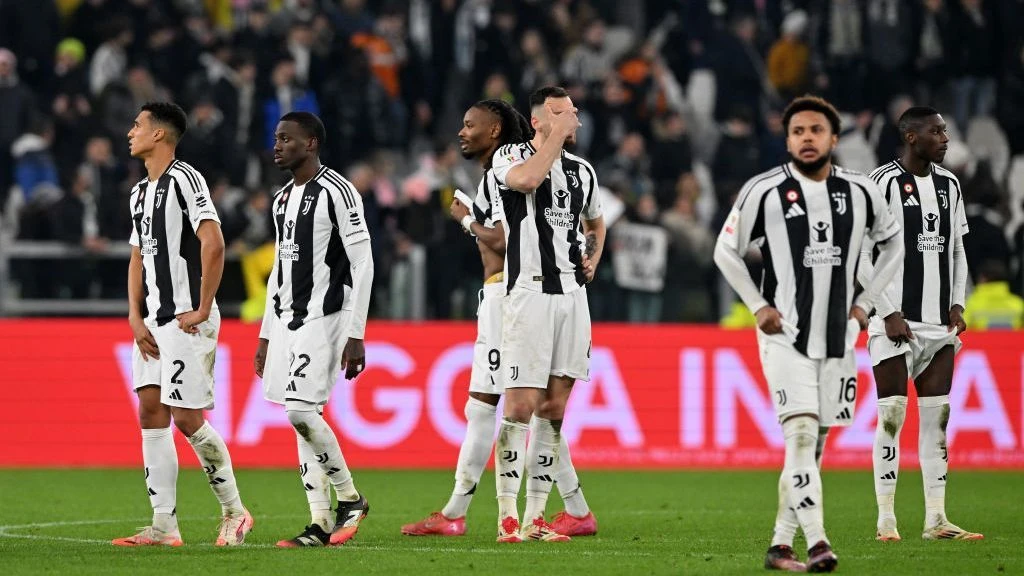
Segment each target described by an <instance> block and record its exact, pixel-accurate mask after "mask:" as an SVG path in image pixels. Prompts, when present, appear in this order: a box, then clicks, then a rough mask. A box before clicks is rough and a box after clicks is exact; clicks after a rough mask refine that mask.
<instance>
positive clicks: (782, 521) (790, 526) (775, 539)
mask: <svg viewBox="0 0 1024 576" xmlns="http://www.w3.org/2000/svg"><path fill="white" fill-rule="evenodd" d="M791 482H792V479H791V478H790V477H789V476H788V475H787V474H786V472H785V471H783V473H782V474H781V475H780V476H779V508H778V511H777V512H776V513H775V529H774V531H773V532H772V546H779V545H782V546H789V547H790V548H792V547H793V538H794V537H795V536H796V531H797V528H799V527H800V523H799V521H797V518H796V512H795V511H794V510H793V506H792V505H791V504H790V503H789V486H790V484H791Z"/></svg>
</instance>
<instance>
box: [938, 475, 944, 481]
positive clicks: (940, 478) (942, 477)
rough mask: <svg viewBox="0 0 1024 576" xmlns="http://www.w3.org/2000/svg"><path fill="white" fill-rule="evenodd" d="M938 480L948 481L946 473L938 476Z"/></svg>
mask: <svg viewBox="0 0 1024 576" xmlns="http://www.w3.org/2000/svg"><path fill="white" fill-rule="evenodd" d="M937 480H938V481H939V482H945V481H946V475H945V474H943V475H942V476H939V477H938V478H937Z"/></svg>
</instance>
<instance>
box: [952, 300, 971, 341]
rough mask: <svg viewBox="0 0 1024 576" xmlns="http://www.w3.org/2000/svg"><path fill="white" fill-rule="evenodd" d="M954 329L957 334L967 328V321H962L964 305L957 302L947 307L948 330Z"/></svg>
mask: <svg viewBox="0 0 1024 576" xmlns="http://www.w3.org/2000/svg"><path fill="white" fill-rule="evenodd" d="M953 330H956V333H957V335H958V336H959V335H960V334H961V333H963V331H964V330H967V322H965V321H964V307H963V306H961V305H959V304H954V305H953V306H952V307H951V308H950V309H949V328H948V331H949V332H952V331H953Z"/></svg>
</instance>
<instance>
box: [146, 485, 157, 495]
mask: <svg viewBox="0 0 1024 576" xmlns="http://www.w3.org/2000/svg"><path fill="white" fill-rule="evenodd" d="M147 490H148V491H149V495H150V496H156V490H153V489H152V488H149V487H147Z"/></svg>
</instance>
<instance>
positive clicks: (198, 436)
mask: <svg viewBox="0 0 1024 576" xmlns="http://www.w3.org/2000/svg"><path fill="white" fill-rule="evenodd" d="M188 442H189V444H191V445H192V450H194V451H195V453H196V456H197V457H198V458H199V463H200V464H202V465H203V471H204V472H206V477H207V479H208V481H209V482H210V488H211V489H212V490H213V493H214V495H215V496H217V501H218V502H220V505H221V509H222V510H223V512H224V515H225V516H238V515H241V514H244V513H245V511H244V509H243V508H242V500H241V498H239V496H238V486H237V484H236V483H235V473H234V470H232V468H231V455H230V454H228V447H227V446H226V445H225V444H224V439H223V438H221V436H220V434H218V433H217V431H216V430H214V429H213V426H210V423H209V422H203V425H202V426H200V427H199V430H196V431H195V433H194V434H192V435H191V436H189V437H188Z"/></svg>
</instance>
